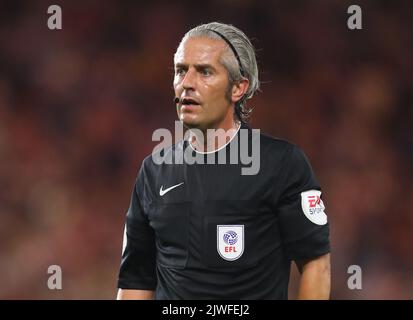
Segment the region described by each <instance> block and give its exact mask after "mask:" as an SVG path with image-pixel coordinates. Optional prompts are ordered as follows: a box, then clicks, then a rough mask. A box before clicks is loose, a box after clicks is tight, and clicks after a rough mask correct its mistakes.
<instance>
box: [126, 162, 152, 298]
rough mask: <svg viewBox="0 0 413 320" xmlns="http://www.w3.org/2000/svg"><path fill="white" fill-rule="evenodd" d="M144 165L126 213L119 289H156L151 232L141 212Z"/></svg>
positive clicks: (144, 215)
mask: <svg viewBox="0 0 413 320" xmlns="http://www.w3.org/2000/svg"><path fill="white" fill-rule="evenodd" d="M143 171H144V170H143V166H142V168H141V170H140V171H139V175H138V178H137V180H136V183H135V185H134V188H133V191H132V196H131V201H130V206H129V209H128V211H127V214H126V223H125V230H124V239H123V251H122V260H121V265H120V271H119V278H118V288H121V289H140V290H155V288H156V255H155V252H156V251H155V239H154V232H153V229H152V228H151V227H150V225H149V221H148V219H147V216H146V214H145V212H144V210H143V206H142V199H144V197H143V192H144V182H145V181H144V180H145V177H144V173H143Z"/></svg>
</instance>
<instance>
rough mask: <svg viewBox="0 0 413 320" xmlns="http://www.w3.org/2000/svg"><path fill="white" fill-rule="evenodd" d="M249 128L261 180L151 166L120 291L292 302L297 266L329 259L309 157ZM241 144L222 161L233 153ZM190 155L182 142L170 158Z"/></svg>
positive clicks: (130, 231)
mask: <svg viewBox="0 0 413 320" xmlns="http://www.w3.org/2000/svg"><path fill="white" fill-rule="evenodd" d="M241 129H242V130H248V132H249V133H250V134H249V140H248V143H249V145H251V143H259V144H260V157H259V158H260V159H259V161H260V169H259V172H258V174H256V175H242V174H241V168H242V167H245V166H244V165H243V164H242V163H238V164H230V163H229V161H227V164H186V163H183V164H156V163H155V162H154V161H153V158H152V157H151V156H149V157H147V158H146V159H145V160H144V161H143V164H142V167H141V169H140V171H139V175H138V177H137V179H136V184H135V187H134V189H133V192H132V197H131V203H130V207H129V210H128V212H127V215H126V227H125V238H124V248H123V253H122V262H121V266H120V273H119V280H118V287H119V288H122V289H145V290H156V294H155V297H156V299H287V297H288V281H289V276H290V264H291V261H292V260H300V259H305V258H311V257H317V256H320V255H323V254H326V253H328V252H329V226H328V223H327V218H326V216H325V214H324V206H323V202H322V200H321V190H320V186H319V184H318V182H317V180H316V178H315V175H314V173H313V170H312V168H311V166H310V164H309V162H308V160H307V158H306V156H305V155H304V153H303V152H302V151H301V150H300V149H299V148H298V147H297V146H295V145H293V144H291V143H289V142H287V141H284V140H280V139H274V138H272V137H269V136H266V135H263V134H260V135H259V138H258V140H257V138H256V137H255V138H254V137H252V134H251V129H249V128H248V127H247V126H246V125H244V124H243V125H242V127H241ZM239 135H240V134H239V132H238V133H237V135H236V138H238V137H239ZM234 141H236V139H233V140H232V141H231V142H230V143H229V144H228V145H227V146H225V147H224V148H222V149H221V150H219V151H217V152H215V156H216V157H218V155H219V153H220V152H224V153H226V154H227V155H228V153H229V149H230V147H231V144H233V143H235V142H234ZM186 148H191V151H192V146H190V145H189V144H188V142H187V141H181V142H179V143H177V144H175V145H173V146H171V147H170V148H168V149H166V150H164V151H165V153H163V152H162V155H163V156H165V155H168V153H170V154H172V153H174V152H175V151H183V150H186ZM192 152H193V153H194V152H195V151H192ZM198 155H199V154H198ZM201 156H202V157H206V155H201Z"/></svg>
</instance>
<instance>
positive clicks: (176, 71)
mask: <svg viewBox="0 0 413 320" xmlns="http://www.w3.org/2000/svg"><path fill="white" fill-rule="evenodd" d="M175 74H176V75H177V76H182V75H184V74H185V70H184V69H176V70H175Z"/></svg>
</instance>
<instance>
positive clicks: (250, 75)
mask: <svg viewBox="0 0 413 320" xmlns="http://www.w3.org/2000/svg"><path fill="white" fill-rule="evenodd" d="M212 30H214V31H216V32H218V33H220V34H221V35H223V36H224V37H225V38H226V39H227V40H228V41H229V42H230V43H231V44H232V46H233V47H234V49H235V51H236V52H237V54H238V56H239V59H240V62H241V66H240V65H239V63H238V60H237V58H236V56H235V53H234V52H233V51H232V49H231V48H230V46H229V45H228V44H227V49H226V51H225V53H224V54H223V55H222V56H221V60H220V62H221V63H222V65H223V66H224V67H225V68H226V69H227V72H228V78H229V85H230V86H229V88H231V87H232V85H233V84H234V83H237V82H238V81H240V80H242V79H243V78H246V79H248V81H249V87H248V90H247V92H246V93H245V94H244V96H243V97H242V98H241V99H240V100H239V101H238V102H237V103H236V104H235V110H234V111H235V115H236V116H237V118H238V120H242V121H247V120H248V117H249V115H250V114H251V112H252V108H248V107H247V106H246V101H247V100H248V99H250V98H252V97H253V95H254V93H255V92H256V91H258V90H259V88H260V81H259V79H258V65H257V60H256V57H255V50H254V46H253V45H252V44H251V41H250V40H249V39H248V37H247V36H246V35H245V33H244V32H242V31H241V30H240V29H238V28H236V27H234V26H233V25H229V24H224V23H220V22H211V23H207V24H202V25H199V26H197V27H195V28H193V29H191V30H189V31H188V32H187V33H186V34H185V35H184V37H183V38H182V40H181V42H180V44H179V46H178V48H179V47H180V46H181V44H182V43H183V42H185V41H186V40H187V39H189V38H196V37H206V38H210V39H219V40H222V41H225V40H224V39H223V38H222V37H221V36H220V35H218V34H216V33H215V32H214V31H212ZM175 56H176V53H175ZM241 69H242V70H243V73H244V77H243V76H242V74H241Z"/></svg>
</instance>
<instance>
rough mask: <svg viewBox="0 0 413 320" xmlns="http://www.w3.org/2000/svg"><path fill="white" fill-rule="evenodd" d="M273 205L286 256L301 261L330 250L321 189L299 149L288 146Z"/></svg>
mask: <svg viewBox="0 0 413 320" xmlns="http://www.w3.org/2000/svg"><path fill="white" fill-rule="evenodd" d="M280 176H281V177H280V186H281V195H280V198H279V201H278V205H277V213H278V219H279V225H280V231H281V236H282V241H283V245H284V249H285V253H286V255H287V257H288V258H289V259H291V260H301V259H308V258H313V257H318V256H321V255H323V254H326V253H328V252H329V251H330V242H329V224H328V222H327V215H326V214H325V208H324V204H323V201H322V198H321V188H320V185H319V184H318V182H317V179H316V177H315V175H314V172H313V169H312V168H311V165H310V163H309V161H308V159H307V157H306V156H305V154H304V153H303V151H302V150H301V149H300V148H298V147H297V146H295V145H291V146H290V149H289V150H288V151H287V153H286V156H285V158H284V165H283V168H282V172H281V174H280Z"/></svg>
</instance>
